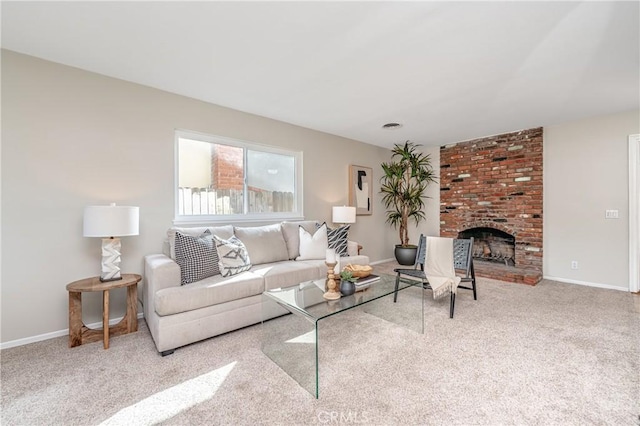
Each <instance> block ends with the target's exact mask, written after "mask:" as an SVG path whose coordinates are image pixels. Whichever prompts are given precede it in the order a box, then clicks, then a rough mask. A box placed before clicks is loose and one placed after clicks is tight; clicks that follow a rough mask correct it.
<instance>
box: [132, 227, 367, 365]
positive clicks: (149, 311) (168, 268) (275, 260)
mask: <svg viewBox="0 0 640 426" xmlns="http://www.w3.org/2000/svg"><path fill="white" fill-rule="evenodd" d="M300 226H302V227H303V228H304V229H305V230H307V231H308V232H309V233H314V232H315V231H316V222H315V221H302V222H282V223H279V224H275V225H269V226H261V227H233V226H230V225H228V226H218V227H208V228H202V227H200V228H172V229H170V230H169V231H168V248H165V253H163V254H152V255H148V256H145V260H144V261H145V276H144V280H143V308H144V316H145V320H146V322H147V324H148V326H149V330H150V331H151V336H152V337H153V340H154V342H155V344H156V347H157V349H158V352H160V353H161V354H162V355H163V356H164V355H168V354H170V353H173V351H174V350H175V349H176V348H178V347H180V346H184V345H187V344H190V343H193V342H197V341H200V340H203V339H207V338H210V337H213V336H217V335H219V334H222V333H226V332H229V331H232V330H237V329H239V328H242V327H246V326H249V325H252V324H256V323H259V322H261V321H262V316H263V312H262V293H263V292H264V291H265V290H270V289H274V288H281V287H290V286H294V285H297V284H300V283H302V282H305V281H311V280H316V279H320V278H323V277H326V273H327V267H326V265H325V263H324V259H309V260H296V258H297V257H298V256H299V254H300V252H299V244H300V242H299V241H300V240H299V236H298V228H299V227H300ZM207 229H208V230H209V232H211V233H212V234H213V235H217V236H218V237H220V238H222V239H229V238H230V237H231V236H233V235H235V236H236V237H237V238H238V239H240V240H241V241H242V242H243V243H244V245H245V246H246V249H247V251H248V254H249V257H250V259H251V264H252V266H251V268H250V269H249V270H248V271H245V272H241V273H239V274H237V275H233V276H229V277H226V278H225V277H223V276H222V275H214V276H211V277H208V278H205V279H202V280H200V281H197V282H193V283H190V284H186V285H181V271H180V266H179V265H178V263H176V261H175V260H174V259H175V244H174V240H175V234H176V231H180V232H181V234H186V235H192V236H197V235H201V234H202V233H203V232H204V231H205V230H207ZM348 254H349V256H347V257H341V258H340V264H341V265H343V266H346V265H347V264H348V263H351V264H354V265H367V264H369V258H368V257H367V256H364V255H359V254H358V244H357V243H355V242H352V241H349V242H348ZM285 313H286V311H285V310H284V309H283V308H279V307H276V308H275V309H274V310H273V311H272V312H266V316H267V317H269V318H273V317H276V316H279V315H283V314H285Z"/></svg>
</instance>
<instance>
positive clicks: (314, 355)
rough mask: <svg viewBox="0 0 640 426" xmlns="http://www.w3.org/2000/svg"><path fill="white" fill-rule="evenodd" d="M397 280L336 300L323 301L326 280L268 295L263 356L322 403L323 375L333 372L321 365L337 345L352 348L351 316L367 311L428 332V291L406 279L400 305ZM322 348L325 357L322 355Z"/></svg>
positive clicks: (389, 278) (264, 305)
mask: <svg viewBox="0 0 640 426" xmlns="http://www.w3.org/2000/svg"><path fill="white" fill-rule="evenodd" d="M395 280H396V277H395V276H390V275H380V280H378V281H376V282H373V283H371V284H370V286H369V287H368V288H366V289H364V290H362V291H357V292H356V293H355V294H353V295H351V296H343V297H341V298H340V299H338V300H331V301H328V300H325V299H324V298H323V297H322V295H323V294H324V292H325V290H324V285H325V280H316V281H309V282H304V283H301V284H299V285H297V286H294V287H288V288H284V289H281V288H277V289H273V290H268V291H265V292H264V293H263V294H262V318H263V320H262V352H264V354H265V355H267V356H268V357H269V358H270V359H271V360H272V361H273V362H275V363H276V364H277V365H278V366H280V368H282V369H283V370H284V371H285V372H286V373H287V374H288V375H289V376H291V377H292V378H293V379H294V380H295V381H297V382H298V383H299V384H300V386H302V387H303V388H305V389H306V390H307V391H309V392H310V393H311V394H312V395H313V396H315V397H316V398H318V397H319V395H320V373H321V371H322V369H323V368H325V367H326V368H331V365H330V364H331V362H329V366H326V365H322V366H321V365H320V360H321V359H323V358H328V359H330V357H331V354H330V351H331V345H332V344H334V345H336V344H348V343H349V342H348V333H346V332H347V331H349V330H348V327H349V319H350V318H349V314H347V312H351V314H353V315H361V313H362V312H364V313H365V314H368V315H373V316H375V317H377V318H381V319H383V320H386V321H389V322H392V323H395V324H398V325H401V326H403V327H406V328H408V329H410V330H413V331H415V332H418V333H424V308H423V306H424V290H423V289H422V286H421V283H420V282H419V281H412V280H403V279H401V280H400V285H399V287H398V301H397V303H394V302H393V294H394V290H395ZM282 308H284V310H283V309H282ZM354 310H357V311H354ZM277 312H280V313H283V314H284V313H286V312H290V313H291V314H292V315H284V316H279V317H277V318H273V317H274V315H275V314H276V313H277ZM269 318H273V319H269ZM351 319H353V318H351ZM374 326H375V324H374ZM367 330H368V329H365V330H362V331H363V332H366V331H367ZM353 331H356V330H353ZM356 332H359V330H357V331H356ZM323 342H327V344H326V345H324V343H323ZM321 343H322V349H323V356H320V347H321ZM366 349H367V348H362V350H366ZM325 351H329V355H328V356H325V354H326V352H325ZM325 364H326V363H325Z"/></svg>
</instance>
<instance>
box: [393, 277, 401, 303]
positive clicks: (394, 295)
mask: <svg viewBox="0 0 640 426" xmlns="http://www.w3.org/2000/svg"><path fill="white" fill-rule="evenodd" d="M399 286H400V273H398V274H397V275H396V288H395V290H394V292H393V303H396V301H397V300H398V287H399Z"/></svg>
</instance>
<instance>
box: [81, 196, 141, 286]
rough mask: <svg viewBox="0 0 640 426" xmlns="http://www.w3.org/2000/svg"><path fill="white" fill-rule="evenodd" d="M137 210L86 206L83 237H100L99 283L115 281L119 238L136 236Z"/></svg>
mask: <svg viewBox="0 0 640 426" xmlns="http://www.w3.org/2000/svg"><path fill="white" fill-rule="evenodd" d="M139 210H140V209H139V208H138V207H129V206H116V204H115V203H111V205H109V206H87V207H85V209H84V231H83V235H84V236H85V237H102V238H103V239H102V273H101V275H100V281H102V282H105V281H116V280H120V279H122V276H121V275H120V238H117V237H125V236H129V235H138V223H139V219H138V218H139V213H140V212H139Z"/></svg>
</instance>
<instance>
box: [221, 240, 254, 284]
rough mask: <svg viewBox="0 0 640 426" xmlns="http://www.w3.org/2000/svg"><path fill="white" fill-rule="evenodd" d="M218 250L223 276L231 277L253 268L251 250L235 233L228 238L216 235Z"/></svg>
mask: <svg viewBox="0 0 640 426" xmlns="http://www.w3.org/2000/svg"><path fill="white" fill-rule="evenodd" d="M213 239H214V240H215V242H216V250H217V251H218V259H219V263H218V265H219V267H220V274H221V275H222V276H223V277H230V276H232V275H236V274H239V273H240V272H244V271H248V270H249V269H250V268H251V260H250V259H249V252H248V251H247V248H246V247H245V246H244V244H242V241H240V240H239V239H238V237H236V236H235V235H234V236H232V237H231V238H229V239H228V240H223V239H222V238H220V237H218V236H216V235H214V236H213Z"/></svg>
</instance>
